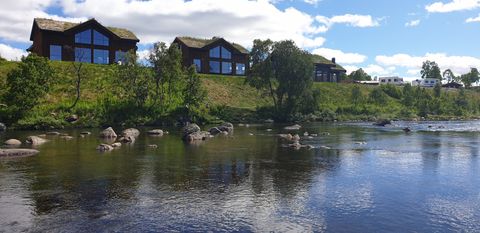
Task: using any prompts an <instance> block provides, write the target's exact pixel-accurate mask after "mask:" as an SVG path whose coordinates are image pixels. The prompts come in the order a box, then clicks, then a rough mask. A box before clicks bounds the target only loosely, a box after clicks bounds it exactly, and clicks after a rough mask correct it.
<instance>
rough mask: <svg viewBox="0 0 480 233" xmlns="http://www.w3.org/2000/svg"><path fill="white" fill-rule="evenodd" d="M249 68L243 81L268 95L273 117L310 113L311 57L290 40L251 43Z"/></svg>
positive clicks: (311, 102) (312, 102)
mask: <svg viewBox="0 0 480 233" xmlns="http://www.w3.org/2000/svg"><path fill="white" fill-rule="evenodd" d="M250 59H251V64H252V69H251V71H250V72H249V76H248V79H247V82H248V83H249V84H250V85H252V86H254V87H256V88H257V89H259V90H262V91H264V92H266V93H269V95H270V97H271V98H272V101H273V103H274V106H275V112H276V113H277V114H276V118H277V119H278V120H286V119H287V118H289V117H290V116H293V115H296V114H297V113H300V112H303V113H306V112H308V111H312V106H317V104H315V100H316V99H317V98H315V96H313V94H314V93H313V91H312V89H311V88H312V82H313V80H312V74H313V69H314V67H313V60H312V56H311V55H310V54H309V53H308V52H306V51H303V50H301V49H300V48H298V47H297V46H296V45H295V43H294V42H293V41H288V40H287V41H280V42H272V41H270V40H266V41H261V40H255V41H254V45H253V48H252V52H251V53H250Z"/></svg>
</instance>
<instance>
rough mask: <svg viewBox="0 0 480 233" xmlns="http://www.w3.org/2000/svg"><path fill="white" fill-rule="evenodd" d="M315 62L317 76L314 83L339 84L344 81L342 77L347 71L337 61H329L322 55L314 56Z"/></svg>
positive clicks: (333, 59)
mask: <svg viewBox="0 0 480 233" xmlns="http://www.w3.org/2000/svg"><path fill="white" fill-rule="evenodd" d="M313 62H314V64H315V74H314V77H313V81H315V82H333V83H339V82H341V81H342V76H343V75H345V74H346V73H347V71H346V70H345V69H344V68H343V67H342V66H340V65H338V64H337V63H336V61H335V58H332V60H328V59H326V58H324V57H322V56H320V55H313Z"/></svg>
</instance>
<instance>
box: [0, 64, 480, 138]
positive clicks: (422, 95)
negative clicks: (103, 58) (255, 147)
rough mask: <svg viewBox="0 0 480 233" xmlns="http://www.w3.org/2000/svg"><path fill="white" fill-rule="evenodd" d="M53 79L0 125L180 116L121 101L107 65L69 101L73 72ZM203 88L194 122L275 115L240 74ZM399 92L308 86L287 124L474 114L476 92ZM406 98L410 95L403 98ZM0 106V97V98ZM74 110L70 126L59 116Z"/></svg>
mask: <svg viewBox="0 0 480 233" xmlns="http://www.w3.org/2000/svg"><path fill="white" fill-rule="evenodd" d="M17 64H18V63H17V62H2V63H0V87H1V88H0V96H3V94H4V93H5V91H6V88H5V87H6V77H7V74H8V73H9V72H10V71H12V70H13V69H15V67H16V66H17ZM50 64H51V65H52V67H53V69H54V71H55V80H54V82H53V84H52V86H51V87H50V90H49V91H48V93H47V95H46V96H45V97H42V98H40V99H39V100H40V101H39V104H38V105H36V106H35V107H34V108H33V109H32V110H31V111H29V112H28V113H27V114H26V115H25V116H23V117H22V118H20V119H14V121H12V122H5V119H6V117H5V116H6V114H7V113H8V106H4V105H0V122H2V121H3V122H5V123H7V125H8V126H9V127H10V128H11V127H14V128H17V129H50V128H85V127H100V126H110V125H130V126H141V125H145V126H163V125H173V124H175V123H176V122H177V121H178V119H181V118H182V116H183V114H184V113H183V112H182V109H168V110H166V111H162V112H161V113H159V112H157V111H152V109H151V106H145V107H144V108H138V107H135V106H129V105H126V104H125V103H124V102H122V98H121V97H120V96H118V95H117V94H116V93H118V91H117V89H118V86H117V84H116V82H115V79H114V77H113V76H114V73H115V68H116V67H115V66H114V65H95V64H85V66H84V73H83V75H84V76H83V78H82V83H81V96H80V100H79V102H78V104H77V106H76V107H75V108H73V109H71V110H69V106H70V105H71V104H72V103H73V102H74V100H75V91H76V89H75V73H74V70H73V67H72V64H71V63H69V62H50ZM200 79H201V83H202V86H203V88H204V89H205V90H206V92H207V98H206V103H205V107H203V108H201V109H200V110H199V112H198V113H197V114H198V115H199V117H198V118H199V121H201V122H199V123H204V124H207V123H218V122H224V121H227V122H233V123H255V122H265V120H268V119H275V115H273V114H272V112H273V111H272V101H271V100H270V98H269V96H267V95H265V94H263V93H260V92H259V91H257V90H256V89H255V88H253V87H251V86H249V85H247V84H245V78H244V77H238V76H219V75H200ZM412 89H413V90H412V91H411V93H404V92H405V90H404V89H402V88H401V87H393V86H382V87H372V86H361V85H355V84H343V83H342V84H336V83H314V90H315V91H316V92H317V93H318V95H317V96H316V98H318V101H317V102H318V104H319V106H315V107H316V108H317V109H319V110H318V111H316V112H314V113H312V114H308V115H298V116H292V117H291V121H300V122H301V121H375V120H377V119H398V120H465V119H474V118H477V117H478V115H479V110H480V94H479V93H478V92H477V91H475V90H466V91H465V92H460V91H458V90H449V91H444V90H442V91H441V94H440V96H435V95H436V94H435V93H434V90H433V89H418V90H417V89H415V88H412ZM406 96H410V98H406ZM0 103H3V101H2V100H1V99H0ZM72 115H76V116H78V120H76V121H74V122H73V123H71V122H68V121H66V120H65V119H66V118H68V117H70V116H72Z"/></svg>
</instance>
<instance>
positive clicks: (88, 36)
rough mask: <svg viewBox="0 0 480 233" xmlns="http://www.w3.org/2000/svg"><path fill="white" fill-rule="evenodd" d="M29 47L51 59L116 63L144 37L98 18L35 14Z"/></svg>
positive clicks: (31, 50)
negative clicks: (78, 19)
mask: <svg viewBox="0 0 480 233" xmlns="http://www.w3.org/2000/svg"><path fill="white" fill-rule="evenodd" d="M30 40H31V41H32V42H33V44H32V46H30V48H28V49H27V51H29V52H32V53H35V54H37V55H39V56H43V57H47V58H49V59H50V60H58V61H77V62H87V63H97V64H112V63H116V62H118V61H121V60H122V59H124V57H125V54H126V53H127V52H128V51H130V50H133V51H136V50H137V43H138V42H139V41H140V40H139V39H138V38H137V36H135V34H133V33H132V32H131V31H129V30H126V29H122V28H115V27H106V26H103V25H102V24H100V23H99V22H98V21H97V20H95V19H90V20H88V21H86V22H83V23H71V22H64V21H57V20H52V19H43V18H35V19H34V20H33V26H32V32H31V34H30Z"/></svg>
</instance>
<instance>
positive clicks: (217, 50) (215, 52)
mask: <svg viewBox="0 0 480 233" xmlns="http://www.w3.org/2000/svg"><path fill="white" fill-rule="evenodd" d="M210 57H213V58H220V47H215V48H213V49H210Z"/></svg>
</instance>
